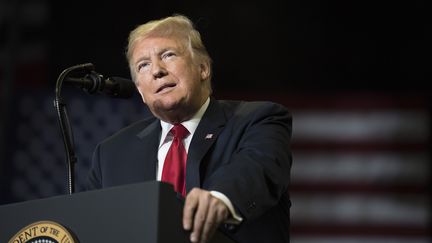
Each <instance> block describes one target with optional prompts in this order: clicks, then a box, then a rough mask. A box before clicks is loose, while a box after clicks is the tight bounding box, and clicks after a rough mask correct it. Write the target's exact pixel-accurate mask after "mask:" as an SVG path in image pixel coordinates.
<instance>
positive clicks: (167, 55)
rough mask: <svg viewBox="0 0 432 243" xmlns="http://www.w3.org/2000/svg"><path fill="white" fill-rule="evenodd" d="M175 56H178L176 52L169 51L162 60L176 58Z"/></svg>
mask: <svg viewBox="0 0 432 243" xmlns="http://www.w3.org/2000/svg"><path fill="white" fill-rule="evenodd" d="M175 55H176V54H175V53H174V52H172V51H168V52H165V53H164V54H163V55H162V58H164V59H166V58H170V57H173V56H175Z"/></svg>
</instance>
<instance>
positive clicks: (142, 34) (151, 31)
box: [126, 14, 212, 89]
mask: <svg viewBox="0 0 432 243" xmlns="http://www.w3.org/2000/svg"><path fill="white" fill-rule="evenodd" d="M150 36H152V37H178V38H179V39H181V40H183V43H184V47H186V48H187V49H188V50H189V51H190V53H191V55H192V59H193V60H194V61H199V62H201V61H202V62H204V63H207V64H208V67H209V73H210V75H209V77H208V80H206V82H208V84H209V88H210V89H211V87H210V81H211V74H212V70H211V64H212V60H211V58H210V55H209V54H208V52H207V49H206V47H205V46H204V43H203V42H202V40H201V35H200V33H199V32H198V31H197V30H196V29H195V27H194V24H193V23H192V21H191V20H190V19H189V18H187V17H186V16H184V15H180V14H175V15H172V16H170V17H166V18H162V19H158V20H152V21H149V22H147V23H145V24H142V25H139V26H138V27H136V28H135V29H134V30H132V31H131V32H130V34H129V38H128V46H127V49H126V58H127V61H128V63H129V68H130V71H131V75H132V79H133V80H134V81H135V77H134V76H135V74H134V72H133V68H132V64H131V56H132V51H133V49H134V46H135V43H136V41H137V40H140V39H143V38H146V37H150Z"/></svg>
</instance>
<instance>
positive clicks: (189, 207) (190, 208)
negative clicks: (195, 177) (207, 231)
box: [183, 188, 198, 230]
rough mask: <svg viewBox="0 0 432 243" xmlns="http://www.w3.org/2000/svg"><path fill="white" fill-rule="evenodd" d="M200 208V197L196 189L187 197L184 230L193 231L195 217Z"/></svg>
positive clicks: (184, 210)
mask: <svg viewBox="0 0 432 243" xmlns="http://www.w3.org/2000/svg"><path fill="white" fill-rule="evenodd" d="M197 206H198V197H197V193H196V190H195V188H194V189H192V191H191V192H190V193H189V194H188V195H187V196H186V200H185V205H184V207H183V228H184V229H185V230H191V229H192V222H193V217H194V214H195V211H196V208H197Z"/></svg>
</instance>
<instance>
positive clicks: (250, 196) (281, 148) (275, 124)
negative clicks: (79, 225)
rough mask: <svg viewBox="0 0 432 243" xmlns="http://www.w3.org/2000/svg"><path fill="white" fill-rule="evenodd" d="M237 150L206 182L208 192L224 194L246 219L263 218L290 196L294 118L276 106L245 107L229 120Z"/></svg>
mask: <svg viewBox="0 0 432 243" xmlns="http://www.w3.org/2000/svg"><path fill="white" fill-rule="evenodd" d="M225 129H227V130H229V131H230V132H229V133H230V134H229V137H230V140H231V141H229V142H230V143H233V141H232V140H234V141H235V148H234V149H233V150H232V155H231V156H230V159H229V161H228V162H227V163H224V164H223V165H222V166H221V167H220V168H218V169H217V170H216V171H215V172H214V173H213V174H212V175H211V176H210V177H209V178H207V180H206V185H205V187H206V188H209V189H210V190H215V191H219V192H221V193H223V194H225V195H226V196H227V197H228V198H229V199H230V200H231V202H232V203H233V204H234V205H235V207H236V209H237V210H238V211H239V212H240V214H241V215H242V216H243V217H244V218H245V219H246V220H251V219H254V218H257V217H259V216H261V215H262V214H264V213H265V212H266V211H267V210H269V209H270V208H272V207H273V206H275V205H276V204H278V203H279V201H280V200H281V197H282V196H283V194H285V193H287V190H288V185H289V181H290V170H291V163H292V157H291V150H290V140H291V131H292V118H291V115H290V113H289V112H288V110H287V109H286V108H285V107H283V106H281V105H278V104H275V103H270V102H266V103H258V102H257V103H244V105H241V106H240V107H239V108H238V109H237V110H236V111H235V112H234V114H233V116H232V117H231V118H230V119H229V122H228V123H227V127H226V128H225Z"/></svg>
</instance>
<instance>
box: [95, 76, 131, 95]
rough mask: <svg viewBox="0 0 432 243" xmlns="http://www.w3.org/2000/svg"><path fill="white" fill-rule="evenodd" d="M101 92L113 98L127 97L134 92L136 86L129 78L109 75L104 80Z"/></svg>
mask: <svg viewBox="0 0 432 243" xmlns="http://www.w3.org/2000/svg"><path fill="white" fill-rule="evenodd" d="M103 92H104V93H106V94H108V95H111V96H113V97H115V98H122V99H128V98H130V97H132V96H133V94H134V93H135V92H136V87H135V84H134V82H133V81H132V80H130V79H126V78H122V77H110V78H108V79H106V80H105V88H104V90H103Z"/></svg>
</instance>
